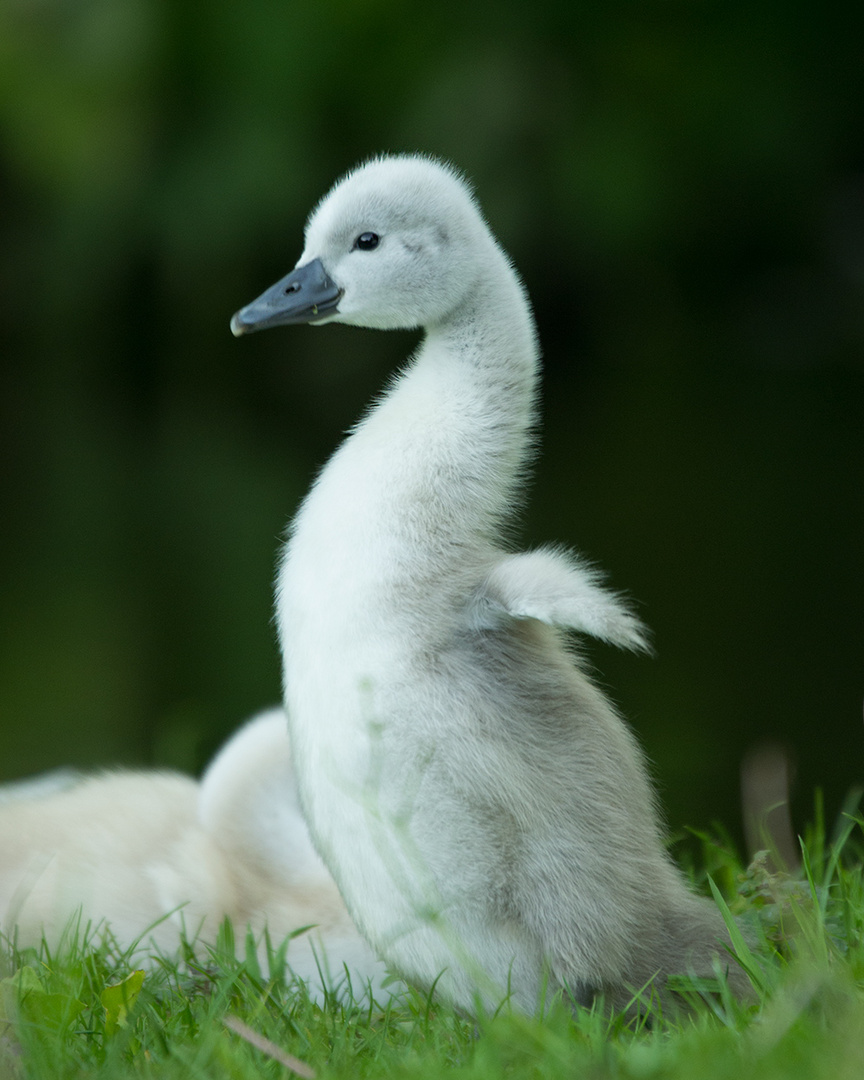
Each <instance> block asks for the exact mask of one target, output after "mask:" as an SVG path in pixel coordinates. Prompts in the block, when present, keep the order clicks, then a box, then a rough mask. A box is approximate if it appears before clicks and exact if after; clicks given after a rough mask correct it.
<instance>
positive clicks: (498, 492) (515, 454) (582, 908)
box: [232, 156, 735, 1011]
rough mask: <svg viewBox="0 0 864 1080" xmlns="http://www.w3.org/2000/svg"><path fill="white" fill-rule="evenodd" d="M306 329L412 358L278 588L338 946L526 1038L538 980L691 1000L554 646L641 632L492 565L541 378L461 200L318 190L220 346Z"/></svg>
mask: <svg viewBox="0 0 864 1080" xmlns="http://www.w3.org/2000/svg"><path fill="white" fill-rule="evenodd" d="M308 322H314V323H317V324H321V323H325V322H342V323H349V324H352V325H356V326H365V327H377V328H381V329H390V328H394V329H395V328H411V327H422V328H423V329H424V330H425V337H424V340H423V343H422V345H421V346H420V348H419V350H418V352H417V353H416V355H415V356H414V357H413V359H412V360H410V361H409V363H408V365H407V367H406V369H405V370H404V371H403V372H402V374H401V375H399V376H398V377H397V378H396V379H395V380H394V382H393V383H392V385H391V386H390V387H389V389H388V390H387V392H386V394H385V395H384V396H383V398H382V399H381V400H380V401H378V402H377V403H376V404H374V405H373V406H372V408H371V409H370V411H369V412H368V414H367V415H366V417H365V418H364V419H363V420H362V421H361V422H360V423H359V424H358V425H357V427H356V428H355V429H354V431H353V432H352V433H351V435H350V436H349V437H348V439H347V440H346V441H345V442H344V443H343V444H342V446H341V447H340V448H339V449H338V450H337V451H336V453H335V454H334V456H333V457H332V458H331V460H330V462H329V463H328V465H327V466H326V467H325V469H324V470H323V472H322V473H321V475H320V476H319V478H318V480H317V481H316V483H315V484H314V486H313V488H312V490H311V492H310V493H309V495H308V496H307V498H306V500H305V502H304V503H303V505H302V507H301V509H300V511H299V513H298V514H297V517H296V519H295V521H294V524H293V528H292V530H291V534H290V539H289V541H288V543H287V546H286V549H285V553H284V558H283V561H282V564H281V569H280V574H279V580H278V595H277V615H278V626H279V633H280V640H281V645H282V651H283V657H284V676H285V688H286V690H285V692H286V703H287V711H288V715H289V718H290V720H289V723H290V729H291V740H292V746H293V749H294V756H295V768H296V771H297V779H298V786H299V790H300V797H301V802H302V805H303V809H304V811H305V813H306V817H307V821H308V823H309V826H310V831H311V833H312V837H313V840H314V842H315V844H316V846H317V848H318V850H319V852H320V853H321V856H322V858H323V859H324V861H325V862H326V863H327V865H328V866H329V868H330V871H331V872H332V874H333V876H334V877H335V879H336V881H337V883H338V885H339V888H340V890H341V892H342V895H343V897H344V898H345V901H346V903H347V905H348V909H349V910H350V912H351V914H352V915H353V917H354V919H355V921H356V923H357V924H358V926H359V927H360V929H361V930H362V932H363V933H364V934H365V935H366V936H367V938H368V939H369V941H370V942H371V944H372V945H373V947H374V948H375V949H376V950H377V951H378V952H379V953H380V954H381V955H382V956H383V957H384V959H385V960H386V961H387V962H388V963H389V964H390V965H391V966H392V967H393V969H395V970H396V971H397V972H398V973H399V974H400V975H402V976H403V977H405V978H406V979H408V980H410V981H412V982H414V983H417V984H420V985H421V986H424V987H429V986H432V985H433V983H434V984H435V986H436V987H437V990H438V991H439V992H440V993H442V994H443V995H444V996H446V997H447V998H448V999H450V1000H451V1001H452V1002H454V1003H455V1004H457V1005H458V1006H461V1007H462V1008H464V1009H466V1010H471V1009H473V1008H474V1006H475V1004H476V1000H477V994H478V993H479V994H480V995H481V997H482V999H483V1000H484V1001H485V1002H487V1003H488V1004H492V1005H494V1004H497V1003H498V1002H500V1000H501V999H502V997H503V996H504V995H505V994H506V993H508V992H509V993H510V995H511V998H512V1000H513V1001H514V1002H515V1003H516V1004H517V1005H518V1006H519V1007H520V1008H522V1009H524V1010H528V1011H533V1010H534V1009H535V1008H536V1007H537V1003H538V1000H539V997H540V993H541V989H542V986H543V983H544V980H546V979H547V978H548V979H549V980H551V985H552V986H553V987H555V986H560V987H566V988H567V989H568V990H569V992H570V993H571V994H572V995H573V996H574V997H575V998H576V1000H577V1001H581V1002H587V1001H589V1000H590V999H591V998H592V997H593V995H594V994H595V993H597V992H602V993H604V994H605V995H606V997H607V1000H610V1001H611V1002H612V1003H613V1004H615V1005H623V1004H626V1002H627V1001H628V1000H629V999H630V997H631V988H636V989H638V988H640V987H642V986H644V985H645V984H646V983H647V982H649V981H650V980H651V979H652V978H653V977H655V976H657V985H658V989H660V988H662V985H663V983H664V981H665V977H666V976H667V975H669V974H672V973H675V972H682V973H686V972H688V971H696V972H698V973H700V974H703V975H705V974H711V972H712V963H713V961H714V959H715V957H716V956H717V954H718V953H720V954H723V944H724V942H726V941H727V940H728V939H727V938H726V935H725V932H724V927H723V924H722V920H721V918H720V916H719V913H718V912H717V911H716V909H715V908H714V906H713V905H712V904H710V903H709V902H708V901H705V900H703V899H699V898H697V897H695V896H694V895H692V894H691V893H690V892H689V890H688V889H687V887H686V886H685V884H684V882H683V880H682V878H681V876H680V875H679V873H678V871H677V870H676V869H675V867H674V866H673V864H672V862H671V861H670V859H669V858H668V857H667V855H666V853H665V850H664V846H663V842H662V839H661V832H660V827H659V823H658V815H657V812H656V809H655V802H654V796H653V793H652V790H651V786H650V783H649V780H648V776H647V772H646V769H645V764H644V761H643V757H642V754H641V752H640V750H639V748H638V746H637V744H636V741H635V739H634V738H633V736H632V734H631V733H630V731H629V729H628V728H627V726H626V725H625V724H624V722H623V721H622V720H621V719H620V718H619V717H618V715H617V714H616V712H615V710H614V708H613V707H612V705H611V704H610V703H609V702H608V701H607V700H606V699H605V697H604V696H603V694H602V693H601V692H600V691H599V690H598V689H597V688H596V687H595V686H593V685H592V683H591V682H590V681H589V679H588V678H587V676H586V675H585V673H584V672H583V671H582V670H580V667H579V665H578V663H577V662H576V661H575V660H574V657H573V656H572V655H571V652H570V651H569V650H568V648H567V645H566V642H565V640H564V637H563V634H562V630H567V629H575V630H578V631H583V632H585V633H589V634H592V635H594V636H596V637H599V638H602V639H604V640H606V641H609V642H613V643H615V644H617V645H621V646H624V647H626V648H635V649H639V648H643V647H644V646H645V639H644V636H643V630H642V627H641V625H640V624H639V622H638V621H637V619H636V618H635V617H634V616H633V615H632V614H630V612H629V611H628V610H627V609H626V607H625V606H624V605H623V604H622V602H621V601H620V600H619V599H618V598H617V597H616V596H615V595H614V594H612V593H610V592H607V591H605V590H604V589H603V588H601V586H600V585H599V583H598V580H597V577H596V576H595V574H594V573H592V571H591V570H589V569H587V568H586V567H585V566H583V565H582V564H581V563H580V562H579V561H578V560H577V559H575V558H573V557H572V556H570V555H567V554H565V553H564V552H562V551H560V550H553V549H548V548H544V549H540V550H537V551H532V552H525V553H520V554H513V553H510V552H508V551H506V550H505V549H504V547H503V546H502V543H501V539H500V537H501V532H502V527H503V526H504V525H505V523H506V522H507V520H508V519H509V518H510V516H511V514H512V508H513V504H514V495H515V494H516V490H517V488H518V486H519V484H520V481H521V479H522V477H523V475H524V472H525V466H526V460H527V458H528V456H529V453H530V449H531V431H532V427H533V426H534V424H535V420H536V385H537V379H538V371H539V358H538V348H537V341H536V337H535V330H534V323H533V320H532V315H531V311H530V308H529V305H528V301H527V298H526V295H525V292H524V290H523V288H522V285H521V284H520V281H519V279H518V277H517V276H516V274H515V272H514V270H513V268H512V266H511V265H510V262H509V261H508V259H507V256H506V255H505V254H504V252H503V251H502V250H501V248H500V247H499V246H498V244H497V242H496V240H495V239H494V238H493V236H492V234H491V232H490V231H489V228H488V227H487V225H486V223H485V222H484V220H483V217H482V216H481V213H480V210H479V208H478V206H477V204H476V202H475V200H474V198H473V196H472V194H471V192H470V191H469V190H468V188H467V186H466V184H465V183H464V182H463V181H462V180H461V179H460V178H459V177H458V176H457V175H456V174H455V173H454V172H453V171H452V170H451V169H450V168H448V167H446V166H443V165H441V164H438V163H436V162H434V161H432V160H429V159H426V158H423V157H407V156H404V157H403V156H400V157H384V158H380V159H377V160H373V161H371V162H369V163H368V164H365V165H363V166H361V167H360V168H358V169H357V170H356V171H354V172H352V173H350V174H349V175H348V176H347V177H345V178H344V179H343V180H341V181H340V182H339V183H337V184H336V186H335V187H334V188H333V190H332V191H331V192H330V194H329V195H327V196H326V197H325V198H324V200H323V201H322V202H321V203H320V204H319V206H318V207H317V209H316V210H315V211H314V212H313V214H312V216H311V218H310V220H309V223H308V226H307V229H306V243H305V248H304V251H303V254H302V255H301V256H300V260H299V262H298V263H297V266H296V268H295V270H294V271H292V272H291V273H290V274H289V275H288V276H287V277H286V278H284V279H283V280H282V281H280V282H279V283H278V284H277V285H275V286H274V287H273V288H272V289H270V290H269V291H267V292H265V293H264V294H263V295H262V296H261V297H260V298H259V299H258V300H256V301H254V302H253V303H252V304H250V305H249V306H248V307H246V308H244V309H243V310H242V311H240V312H238V313H237V314H236V315H235V316H234V319H233V320H232V330H233V331H234V333H235V334H237V335H239V334H243V333H246V332H249V331H253V330H258V329H261V328H263V327H268V326H275V325H278V324H282V323H308ZM724 966H725V962H724ZM734 977H735V976H733V978H734Z"/></svg>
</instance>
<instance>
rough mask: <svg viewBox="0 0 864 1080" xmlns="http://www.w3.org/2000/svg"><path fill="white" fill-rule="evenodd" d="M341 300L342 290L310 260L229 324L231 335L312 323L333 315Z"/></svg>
mask: <svg viewBox="0 0 864 1080" xmlns="http://www.w3.org/2000/svg"><path fill="white" fill-rule="evenodd" d="M341 297H342V290H341V289H340V288H339V286H338V285H337V284H336V283H335V282H334V281H333V279H332V278H331V277H330V276H329V274H328V273H327V271H326V270H325V269H324V267H323V265H322V263H321V260H320V259H313V260H312V262H308V263H306V265H305V266H298V267H297V269H296V270H292V271H291V273H290V274H289V275H288V276H287V277H284V278H282V280H281V281H277V282H276V284H275V285H273V286H271V287H270V288H269V289H268V290H267V292H265V293H262V294H261V295H260V296H259V297H258V299H257V300H253V301H252V303H251V304H247V305H246V307H244V308H241V309H240V311H238V312H237V314H236V315H235V316H234V317H233V319H232V320H231V333H232V334H233V335H234V336H235V337H240V336H241V334H251V333H252V332H253V331H254V330H266V329H267V327H268V326H282V325H285V324H291V323H308V322H315V320H316V319H323V318H324V316H325V315H332V314H333V312H334V311H336V309H337V305H338V304H339V300H340V299H341Z"/></svg>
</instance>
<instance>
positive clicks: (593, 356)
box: [0, 0, 864, 833]
mask: <svg viewBox="0 0 864 1080" xmlns="http://www.w3.org/2000/svg"><path fill="white" fill-rule="evenodd" d="M862 11H864V9H862V8H860V6H856V5H848V4H836V5H831V4H823V5H815V4H812V5H803V4H802V5H795V4H793V5H789V4H779V3H777V4H774V3H756V4H754V3H752V2H751V0H748V2H744V0H724V2H723V3H719V2H716V3H715V2H700V0H680V2H676V0H666V2H661V0H654V2H649V3H615V4H597V3H593V4H584V3H574V0H535V2H534V3H531V4H525V3H524V2H519V3H516V2H512V0H504V2H496V3H491V2H489V0H476V2H473V3H464V2H463V3H458V4H454V3H447V2H444V3H437V4H418V5H409V4H402V3H397V2H395V0H351V2H349V0H316V2H315V3H305V4H301V3H299V2H294V0H243V2H242V3H241V2H240V0H210V2H209V3H208V4H191V3H186V2H184V0H4V3H3V5H2V8H0V126H2V145H0V214H2V225H0V266H2V295H0V304H2V311H0V323H2V325H0V333H2V337H3V344H2V396H0V418H2V435H0V439H2V443H0V467H2V507H3V510H2V516H3V527H2V530H0V543H2V561H0V565H2V573H3V582H2V597H0V732H2V756H0V779H7V778H11V777H16V776H21V775H24V774H27V773H31V772H34V771H38V770H42V769H47V768H51V767H53V766H56V765H59V764H66V763H72V764H76V765H80V766H87V767H90V766H98V765H103V764H106V763H125V764H131V763H145V764H162V765H172V766H177V767H180V768H185V769H190V770H197V769H200V767H201V766H202V764H203V763H204V762H205V761H206V760H207V758H208V757H209V755H210V754H212V752H213V750H214V749H215V747H216V746H217V744H218V743H219V741H220V740H221V739H222V738H223V737H224V736H225V735H226V734H227V733H228V732H229V731H230V730H231V729H232V728H233V727H234V726H235V725H236V724H237V723H238V722H239V721H240V720H242V719H243V718H244V717H245V716H247V715H248V714H249V713H251V712H252V711H254V710H255V709H257V708H259V707H260V706H263V705H266V704H269V703H270V702H272V701H274V700H276V699H277V698H278V696H279V665H278V657H277V653H276V649H275V644H274V635H273V631H272V626H271V623H270V617H271V580H272V576H273V566H274V559H275V553H276V549H277V543H278V537H279V536H280V534H281V532H282V530H283V527H284V524H285V522H286V521H287V519H288V517H289V516H290V514H291V513H292V510H293V508H294V507H295V506H296V505H297V502H298V500H299V499H300V498H301V496H302V494H303V492H304V491H305V489H306V488H307V486H308V484H309V482H310V479H311V477H312V476H313V475H314V473H315V470H316V468H317V467H318V466H320V464H321V463H322V462H323V461H324V460H325V459H326V457H327V455H328V454H329V452H330V451H331V449H332V448H333V447H334V446H335V444H336V442H337V440H338V439H339V438H340V434H341V432H343V431H344V430H345V429H346V428H347V427H348V426H349V425H350V424H351V422H352V421H353V420H354V419H355V418H356V417H357V415H358V413H359V412H360V410H361V409H362V408H363V406H364V404H365V402H366V401H367V400H368V399H369V398H370V397H371V395H372V394H373V393H374V392H375V391H376V390H377V388H378V387H379V386H380V385H381V383H382V382H383V380H384V379H385V377H386V374H387V373H388V372H389V371H390V370H391V368H392V367H393V366H394V365H395V364H397V363H398V362H399V361H400V360H401V358H402V357H404V355H405V353H406V351H407V350H408V349H409V348H410V347H411V345H412V343H413V341H414V340H415V336H414V335H410V334H389V335H387V334H375V333H372V332H364V331H357V330H350V329H347V328H342V327H331V328H327V329H326V330H320V331H319V330H314V329H309V328H298V329H291V330H283V331H278V332H273V333H270V334H266V335H261V336H255V337H254V338H251V339H248V340H242V341H235V340H234V339H232V337H231V335H230V333H229V331H228V321H229V318H230V316H231V314H232V312H233V311H235V310H236V309H237V308H238V307H240V306H241V305H243V304H244V303H246V302H248V301H249V300H251V299H252V298H253V297H254V296H256V295H257V294H258V293H259V292H260V291H261V290H262V289H263V288H264V287H265V286H267V285H269V284H270V283H271V282H272V281H274V280H275V279H276V278H277V277H278V276H281V275H282V274H283V273H285V272H286V271H287V270H288V269H289V268H290V267H291V266H293V264H294V261H295V260H296V258H297V256H298V254H299V252H300V249H301V246H302V244H301V230H302V226H303V222H304V220H305V217H306V214H307V213H308V211H309V209H310V208H311V207H312V205H313V204H314V202H315V201H316V200H317V199H318V198H319V197H320V196H321V195H322V194H323V193H324V192H325V191H326V190H327V188H328V187H329V186H330V184H331V183H332V181H333V180H334V179H335V178H336V177H337V176H338V175H339V174H341V173H342V172H343V171H344V170H345V169H347V168H349V167H350V166H351V165H353V164H354V163H356V162H357V161H359V160H361V159H363V158H364V157H367V156H369V155H371V154H373V153H376V152H379V151H384V150H424V151H428V152H431V153H433V154H438V155H442V156H444V157H446V158H449V159H451V160H452V161H454V162H455V163H456V164H457V165H458V166H459V167H461V168H462V169H463V170H465V171H466V172H467V174H468V175H469V176H470V177H471V178H472V180H473V181H474V183H475V185H476V188H477V191H478V193H479V196H480V200H481V202H482V204H483V206H484V208H485V211H486V214H487V216H488V218H489V220H490V222H491V224H492V226H493V229H494V231H495V232H496V233H497V235H498V236H499V238H500V239H501V241H502V243H503V244H504V246H505V247H506V248H507V249H508V251H509V252H510V253H511V255H512V256H513V258H514V260H515V262H516V264H517V266H518V267H519V268H520V270H521V273H522V275H523V277H524V279H525V281H526V283H527V286H528V289H529V292H530V294H531V296H532V298H533V301H534V304H535V307H536V312H537V317H538V321H539V325H540V330H541V335H542V339H543V343H544V351H545V353H546V375H545V400H544V431H543V453H542V456H541V458H540V460H539V469H538V478H537V483H536V485H535V488H534V490H533V496H532V499H531V501H530V504H529V507H528V510H527V513H526V515H525V520H524V530H523V532H524V539H525V540H526V542H531V543H534V542H540V541H545V540H551V539H555V540H558V541H563V542H566V543H569V544H572V545H574V546H577V547H578V548H579V549H581V550H582V551H584V552H585V553H587V554H588V555H589V556H590V557H591V558H593V559H595V560H596V561H598V562H599V563H600V564H601V565H602V566H603V567H605V568H606V569H607V570H608V571H609V572H610V575H611V580H612V582H613V584H614V585H615V586H616V587H619V588H623V589H625V590H627V591H628V592H629V593H630V594H631V595H632V596H634V597H635V598H637V599H638V601H639V603H640V610H641V612H642V613H643V615H644V617H645V618H646V620H647V621H648V622H649V624H650V625H651V626H652V627H653V629H654V632H655V644H656V647H657V656H656V658H654V659H651V660H648V659H642V658H635V657H631V656H623V655H618V654H616V653H615V652H614V651H613V650H610V649H607V648H602V647H596V648H595V647H592V648H591V651H590V657H591V660H592V662H593V663H594V665H595V667H596V671H597V674H598V677H599V679H600V681H601V682H602V683H603V685H604V686H607V687H608V688H610V690H611V693H612V695H613V697H614V698H615V700H617V701H618V702H619V704H620V705H621V706H622V708H623V709H624V711H625V713H626V714H627V716H628V717H629V718H630V719H631V720H632V722H633V724H634V725H635V727H636V729H637V731H638V733H639V735H640V738H641V739H642V741H643V743H644V744H645V746H646V747H647V750H648V752H649V754H650V756H651V759H652V761H653V763H654V768H655V773H656V776H657V778H658V782H659V785H660V789H661V794H662V799H663V802H664V805H665V807H666V809H667V812H668V817H669V821H670V825H671V826H672V827H673V828H676V829H677V828H678V827H680V826H681V825H682V824H683V823H685V822H686V823H689V824H691V825H706V824H708V823H709V822H710V821H711V820H713V819H715V818H716V819H719V820H721V821H723V822H724V823H725V824H726V825H727V826H728V827H729V828H730V829H731V830H732V831H733V832H736V833H737V831H738V828H739V824H740V808H739V802H738V799H739V796H738V769H739V763H740V760H741V758H742V755H743V754H744V753H745V751H746V750H747V749H748V748H749V747H751V746H753V745H754V744H758V743H760V742H761V741H764V740H780V741H781V742H783V743H784V744H785V745H787V746H788V747H789V748H790V753H791V755H792V758H793V761H794V762H795V763H796V767H797V787H796V792H797V796H796V799H797V801H796V806H795V810H796V820H797V822H798V824H799V825H800V824H802V823H803V821H804V820H805V819H806V817H807V816H808V814H809V812H810V810H811V807H812V797H813V794H812V793H813V788H814V787H815V786H817V785H819V786H821V787H823V788H824V789H825V792H826V800H827V803H828V811H829V814H831V813H833V812H836V810H837V808H838V807H839V804H840V802H841V800H842V798H843V796H844V794H845V792H846V791H847V790H848V789H849V787H850V786H851V785H853V784H854V783H856V782H858V781H860V780H862V778H864V759H862V749H864V747H862V734H864V731H862V723H861V720H862V712H861V709H862V695H864V603H862V601H864V571H862V535H864V510H862V504H864V449H862V433H864V61H862V57H864V15H862Z"/></svg>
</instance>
